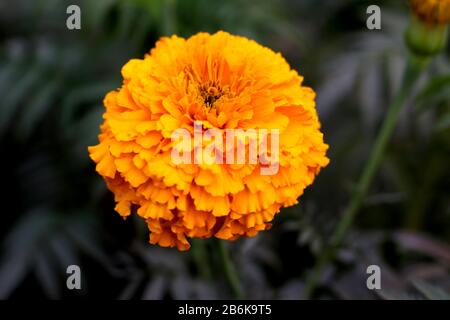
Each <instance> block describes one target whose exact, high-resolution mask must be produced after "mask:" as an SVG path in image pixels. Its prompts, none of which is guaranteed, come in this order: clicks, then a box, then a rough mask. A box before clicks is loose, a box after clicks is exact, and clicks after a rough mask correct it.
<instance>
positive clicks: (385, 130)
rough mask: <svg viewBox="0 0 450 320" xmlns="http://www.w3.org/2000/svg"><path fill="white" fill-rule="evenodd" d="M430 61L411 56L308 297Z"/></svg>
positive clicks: (312, 278)
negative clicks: (406, 103)
mask: <svg viewBox="0 0 450 320" xmlns="http://www.w3.org/2000/svg"><path fill="white" fill-rule="evenodd" d="M428 61H429V60H428V59H425V58H418V57H415V56H411V57H410V58H409V59H408V62H407V66H406V68H405V71H404V74H403V80H402V85H401V88H400V91H399V92H398V94H397V96H396V98H395V99H394V101H393V103H392V105H391V106H390V107H389V110H388V113H387V114H386V117H385V119H384V121H383V125H382V127H381V129H380V131H379V133H378V136H377V138H376V140H375V144H374V146H373V148H372V151H371V155H370V158H369V160H368V162H367V164H366V166H365V167H364V170H363V172H362V174H361V176H360V179H359V181H358V183H357V185H356V188H355V189H354V191H353V193H352V196H351V198H350V202H349V205H348V206H347V207H346V209H345V210H344V212H343V214H342V217H341V220H340V221H339V223H338V225H337V228H336V229H335V231H334V232H333V234H332V236H331V239H330V243H329V245H328V247H327V248H326V249H325V250H324V251H323V253H322V254H321V255H320V256H319V259H318V260H317V263H316V266H315V267H314V268H313V270H312V272H311V274H310V275H309V277H308V279H307V282H306V288H305V296H306V298H309V297H311V296H312V294H313V293H314V290H315V289H316V287H317V283H318V281H319V278H320V276H321V274H322V271H323V269H324V268H325V266H326V265H327V264H328V263H329V262H330V261H331V260H333V258H334V255H335V253H336V251H337V249H338V248H339V247H340V246H341V244H342V241H343V240H344V237H345V234H346V233H347V231H348V229H349V227H350V226H351V224H352V223H353V221H354V219H355V217H356V215H357V213H358V211H359V209H360V208H361V205H362V203H363V201H364V198H365V197H366V195H367V192H368V189H369V187H370V185H371V183H372V180H373V178H374V176H375V174H376V172H377V171H378V169H379V167H380V164H381V161H382V159H383V156H384V154H385V151H386V146H387V145H388V142H389V140H390V138H391V136H392V133H393V131H394V128H395V125H396V124H397V120H398V117H399V114H400V111H401V109H402V107H403V105H404V104H405V102H406V100H407V98H408V97H409V95H410V93H411V90H412V88H413V87H414V85H415V83H416V82H417V80H418V79H419V76H420V75H421V73H422V71H423V70H424V69H425V67H426V66H427V65H428Z"/></svg>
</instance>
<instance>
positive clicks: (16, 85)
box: [0, 65, 42, 136]
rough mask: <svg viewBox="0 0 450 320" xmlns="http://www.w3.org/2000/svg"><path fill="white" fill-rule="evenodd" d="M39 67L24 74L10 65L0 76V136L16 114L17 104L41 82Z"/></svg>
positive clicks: (18, 68) (17, 67)
mask: <svg viewBox="0 0 450 320" xmlns="http://www.w3.org/2000/svg"><path fill="white" fill-rule="evenodd" d="M41 69H42V68H41V66H40V65H34V66H33V67H31V68H29V69H28V70H27V71H26V72H25V74H23V75H22V76H20V75H19V74H20V73H22V72H23V71H22V70H21V68H20V67H19V66H16V65H12V66H11V69H6V70H4V71H3V72H2V74H1V75H0V84H1V85H0V95H1V96H2V97H3V100H2V103H1V107H0V136H1V135H2V134H3V133H4V132H5V131H6V130H7V129H8V127H9V125H10V124H11V120H12V118H13V117H14V115H15V113H16V112H17V109H18V106H19V102H20V101H21V100H22V99H24V98H25V97H26V96H27V93H28V91H29V90H30V89H31V88H32V87H33V86H35V85H36V84H37V83H39V81H40V80H41V75H42V70H41Z"/></svg>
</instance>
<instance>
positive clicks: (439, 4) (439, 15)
mask: <svg viewBox="0 0 450 320" xmlns="http://www.w3.org/2000/svg"><path fill="white" fill-rule="evenodd" d="M410 4H411V8H412V10H413V12H414V14H415V15H416V16H417V17H418V18H419V19H420V20H422V21H423V22H426V23H428V24H441V25H445V24H448V23H449V22H450V0H410Z"/></svg>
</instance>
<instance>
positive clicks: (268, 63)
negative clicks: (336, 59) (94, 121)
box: [89, 32, 329, 250]
mask: <svg viewBox="0 0 450 320" xmlns="http://www.w3.org/2000/svg"><path fill="white" fill-rule="evenodd" d="M122 76H123V79H124V80H123V85H122V87H121V88H120V89H119V90H116V91H111V92H109V93H108V94H107V95H106V97H105V99H104V105H105V107H106V111H105V113H104V115H103V118H104V120H105V121H104V123H103V124H102V125H101V133H100V135H99V141H100V143H99V144H98V145H96V146H93V147H89V153H90V157H91V158H92V160H93V161H95V163H96V164H97V166H96V170H97V172H98V173H99V174H100V175H102V176H103V177H104V179H105V180H106V183H107V186H108V188H109V189H110V190H111V191H112V192H113V193H114V196H115V201H116V203H117V205H116V207H115V209H116V211H117V212H118V213H119V214H120V215H121V216H123V217H127V216H129V215H130V214H131V212H132V208H136V209H137V210H136V213H137V214H138V215H139V216H140V217H142V218H143V219H145V221H146V222H147V225H148V228H149V230H150V242H151V243H153V244H159V245H160V246H163V247H174V246H176V247H178V249H179V250H187V249H189V247H190V245H189V242H188V240H187V238H208V237H217V238H220V239H226V240H234V239H237V238H239V237H241V236H254V235H256V234H257V233H258V232H259V231H261V230H266V229H268V228H270V226H271V224H270V223H271V221H272V220H273V218H274V216H275V214H277V213H278V212H279V211H280V208H281V207H287V206H292V205H294V204H296V203H297V202H298V200H297V198H298V197H299V196H300V195H301V194H302V193H303V190H304V189H305V188H306V187H307V186H308V185H310V184H311V183H312V182H313V180H314V178H315V176H316V175H317V174H318V172H319V170H320V169H321V168H322V167H324V166H326V165H327V164H328V162H329V160H328V158H327V157H326V150H327V148H328V146H327V145H326V144H325V143H324V141H323V134H322V133H321V132H320V123H319V119H318V116H317V113H316V109H315V102H314V98H315V93H314V91H313V90H312V89H311V88H308V87H304V86H302V80H303V78H302V77H301V76H299V75H298V73H297V72H296V71H294V70H291V69H290V67H289V65H288V63H287V62H286V61H285V60H284V59H283V58H282V56H281V55H280V54H279V53H274V52H273V51H272V50H270V49H268V48H265V47H263V46H261V45H259V44H258V43H256V42H255V41H252V40H249V39H246V38H244V37H239V36H234V35H230V34H228V33H226V32H217V33H215V34H213V35H210V34H207V33H199V34H197V35H194V36H192V37H191V38H189V39H183V38H180V37H177V36H172V37H170V38H162V39H161V40H159V41H158V42H157V43H156V47H155V48H154V49H152V50H151V51H150V54H148V55H146V56H145V57H144V59H132V60H130V61H129V62H128V63H127V64H126V65H125V66H124V67H123V68H122ZM198 123H201V128H202V129H201V131H205V130H206V129H207V128H209V129H211V128H214V129H215V130H218V131H219V132H223V131H225V130H228V129H242V130H249V129H267V130H274V129H277V130H279V158H278V159H277V165H278V170H277V171H276V172H274V173H273V174H271V175H263V174H261V168H262V167H263V166H264V163H263V162H261V161H260V162H258V163H249V162H248V161H247V162H245V163H243V164H242V163H241V164H234V163H228V162H227V163H222V162H212V163H195V162H194V163H192V164H191V163H178V164H177V163H175V162H174V161H173V159H172V152H173V151H174V148H175V143H174V141H173V140H172V139H171V137H172V135H173V133H174V132H175V131H176V130H177V129H179V128H183V129H186V130H187V132H191V133H192V132H195V125H196V124H198ZM244 145H245V150H247V151H248V150H249V147H250V143H249V142H248V141H247V142H244ZM194 146H195V143H194ZM185 147H186V148H185V149H186V150H187V152H189V154H191V153H192V155H194V154H196V153H197V152H198V150H197V148H196V147H194V148H192V147H191V146H190V145H189V146H185ZM233 148H234V147H233ZM225 151H226V150H224V149H222V150H220V152H222V153H223V152H225ZM271 152H272V151H271ZM261 157H262V154H261V153H258V158H261ZM246 160H248V159H246Z"/></svg>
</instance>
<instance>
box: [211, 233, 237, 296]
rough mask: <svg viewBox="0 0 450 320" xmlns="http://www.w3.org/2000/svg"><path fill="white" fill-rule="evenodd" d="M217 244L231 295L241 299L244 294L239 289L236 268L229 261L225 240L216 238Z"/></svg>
mask: <svg viewBox="0 0 450 320" xmlns="http://www.w3.org/2000/svg"><path fill="white" fill-rule="evenodd" d="M217 244H218V247H219V254H220V259H221V262H222V264H223V268H224V271H225V276H226V278H227V281H228V283H229V284H230V287H231V290H232V291H233V295H234V297H235V298H236V299H242V298H243V297H244V294H243V292H242V289H241V285H240V282H239V278H238V276H237V273H236V269H235V267H234V264H233V262H232V261H231V258H230V255H229V252H228V248H227V247H226V246H225V241H223V240H218V241H217Z"/></svg>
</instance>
